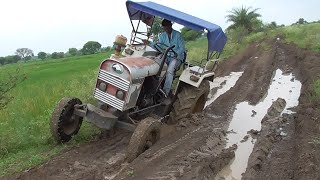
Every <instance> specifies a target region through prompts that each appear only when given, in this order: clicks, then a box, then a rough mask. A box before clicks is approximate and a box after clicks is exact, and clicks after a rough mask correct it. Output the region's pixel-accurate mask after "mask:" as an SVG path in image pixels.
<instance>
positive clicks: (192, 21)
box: [126, 0, 227, 52]
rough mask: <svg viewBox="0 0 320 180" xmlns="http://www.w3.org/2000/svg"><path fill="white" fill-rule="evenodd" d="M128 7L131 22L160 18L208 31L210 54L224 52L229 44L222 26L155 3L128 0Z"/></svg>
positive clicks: (197, 29)
mask: <svg viewBox="0 0 320 180" xmlns="http://www.w3.org/2000/svg"><path fill="white" fill-rule="evenodd" d="M126 5H127V10H128V14H129V17H130V19H131V20H139V19H141V20H142V21H144V22H145V23H146V21H145V20H146V19H147V18H148V17H150V16H158V17H161V18H164V19H167V20H169V21H173V22H176V23H178V24H181V25H183V26H186V27H188V28H190V29H193V30H196V31H203V30H205V29H206V30H207V31H208V34H207V38H208V50H209V52H214V51H216V52H222V51H223V48H224V46H225V44H226V42H227V37H226V35H225V34H224V32H223V31H222V29H221V27H220V26H218V25H216V24H213V23H210V22H208V21H205V20H203V19H200V18H197V17H194V16H191V15H189V14H186V13H183V12H181V11H177V10H174V9H172V8H168V7H166V6H163V5H160V4H157V3H154V2H133V1H130V0H128V1H127V2H126Z"/></svg>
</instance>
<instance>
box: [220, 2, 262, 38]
mask: <svg viewBox="0 0 320 180" xmlns="http://www.w3.org/2000/svg"><path fill="white" fill-rule="evenodd" d="M258 10H259V8H257V9H253V10H252V11H251V7H248V8H246V7H243V6H242V7H241V8H233V9H232V10H231V11H228V12H229V13H230V14H228V15H227V16H226V18H227V22H232V25H230V26H229V27H228V29H235V28H238V27H244V28H245V29H247V30H248V32H249V33H250V32H252V31H253V30H254V26H255V25H257V24H259V23H258V22H259V20H258V17H261V15H260V14H259V13H257V11H258Z"/></svg>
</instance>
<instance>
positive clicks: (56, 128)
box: [50, 98, 83, 143]
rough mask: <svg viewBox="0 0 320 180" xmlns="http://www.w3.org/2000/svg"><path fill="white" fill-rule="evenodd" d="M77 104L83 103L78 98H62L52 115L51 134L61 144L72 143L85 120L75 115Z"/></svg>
mask: <svg viewBox="0 0 320 180" xmlns="http://www.w3.org/2000/svg"><path fill="white" fill-rule="evenodd" d="M76 104H82V102H81V101H80V100H79V99H78V98H72V99H71V98H62V99H61V101H60V102H59V103H58V105H57V106H56V108H55V110H54V112H53V113H52V117H51V122H50V128H51V133H52V135H53V137H54V138H55V140H56V141H57V142H59V143H65V142H68V141H70V140H71V138H72V136H73V135H76V134H77V133H78V132H79V129H80V126H81V124H82V120H83V118H82V117H79V116H76V115H75V114H74V113H73V112H74V106H75V105H76Z"/></svg>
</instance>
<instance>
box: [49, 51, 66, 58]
mask: <svg viewBox="0 0 320 180" xmlns="http://www.w3.org/2000/svg"><path fill="white" fill-rule="evenodd" d="M63 57H64V52H54V53H52V54H51V58H52V59H60V58H63Z"/></svg>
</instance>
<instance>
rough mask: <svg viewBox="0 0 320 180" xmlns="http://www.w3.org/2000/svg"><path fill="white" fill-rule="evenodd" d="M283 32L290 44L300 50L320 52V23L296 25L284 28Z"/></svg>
mask: <svg viewBox="0 0 320 180" xmlns="http://www.w3.org/2000/svg"><path fill="white" fill-rule="evenodd" d="M281 32H282V33H283V34H284V35H285V39H286V41H287V42H289V43H294V44H296V45H297V46H298V47H300V48H306V49H310V50H312V51H315V52H320V23H314V24H306V25H296V26H289V27H286V28H282V29H281Z"/></svg>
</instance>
